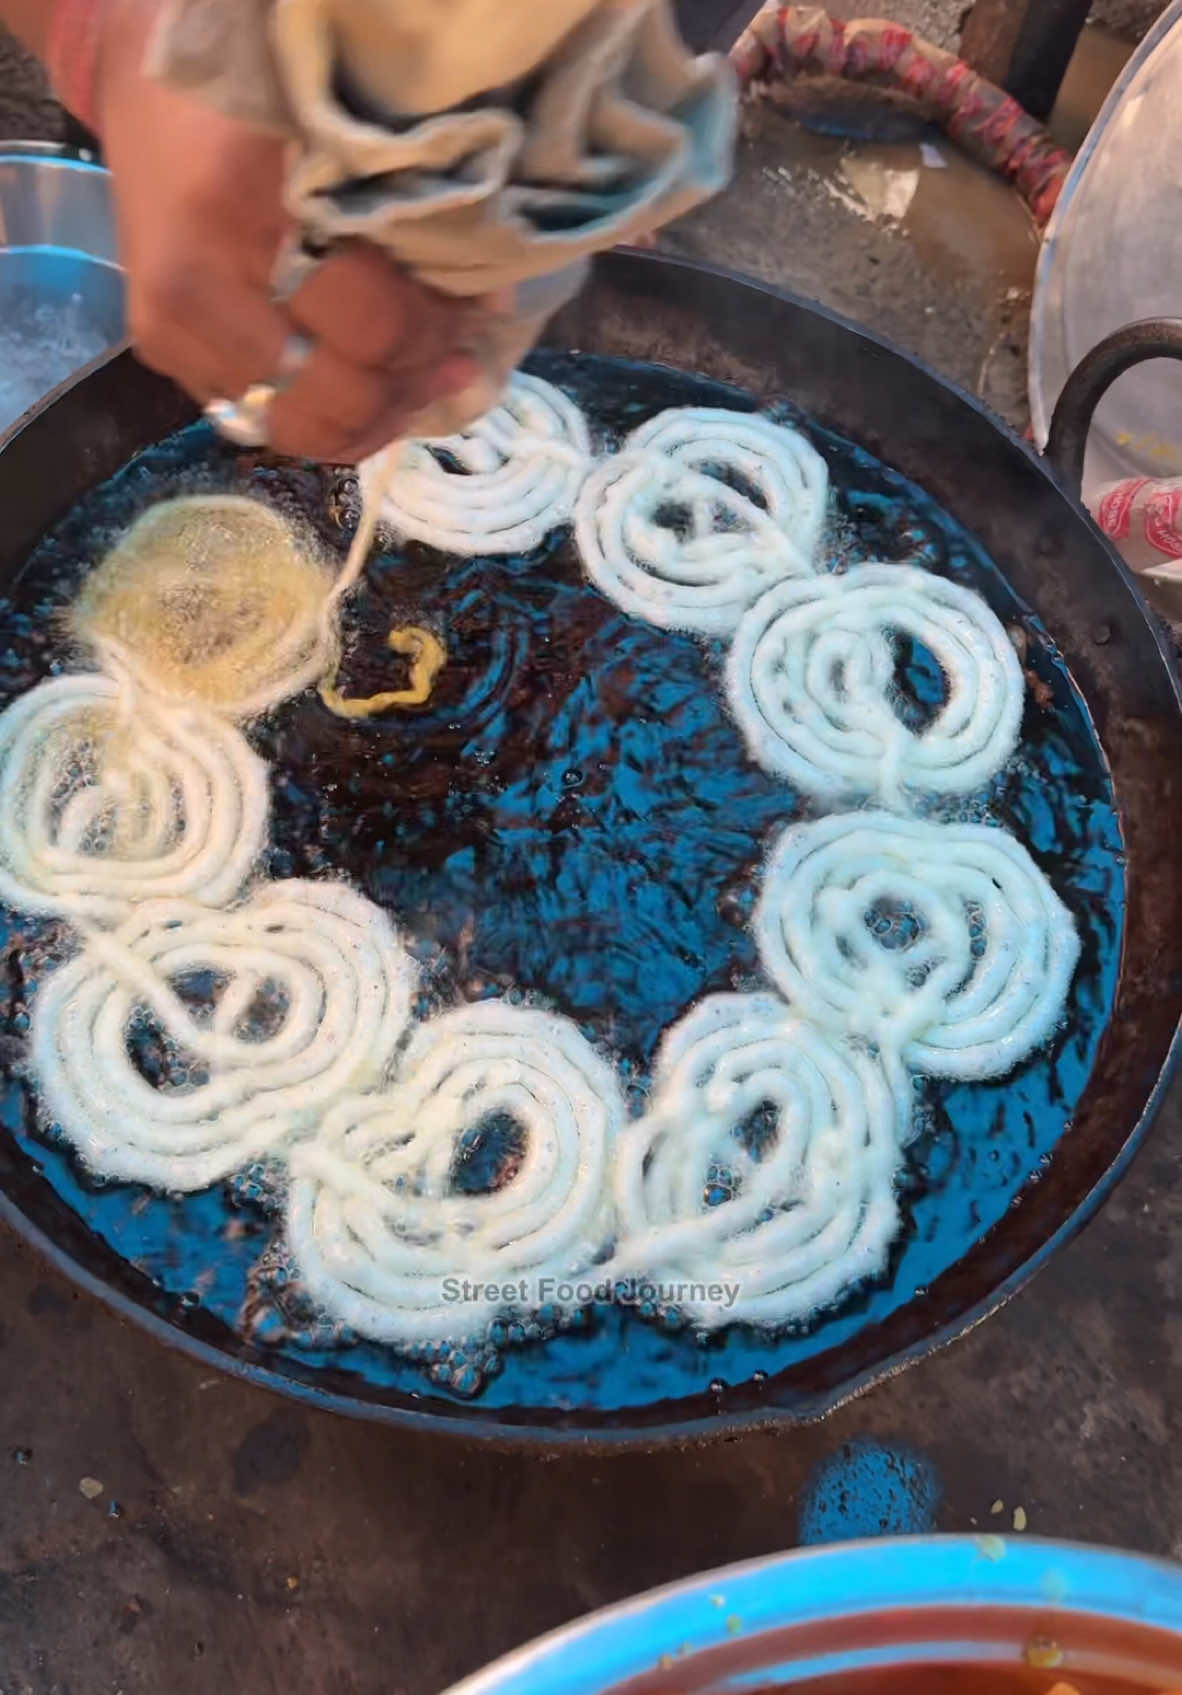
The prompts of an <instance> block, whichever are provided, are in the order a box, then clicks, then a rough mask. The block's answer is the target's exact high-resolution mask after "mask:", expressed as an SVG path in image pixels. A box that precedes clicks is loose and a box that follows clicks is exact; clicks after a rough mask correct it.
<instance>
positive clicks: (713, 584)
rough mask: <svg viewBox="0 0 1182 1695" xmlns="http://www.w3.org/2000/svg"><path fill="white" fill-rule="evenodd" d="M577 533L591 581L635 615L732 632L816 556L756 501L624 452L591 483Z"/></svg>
mask: <svg viewBox="0 0 1182 1695" xmlns="http://www.w3.org/2000/svg"><path fill="white" fill-rule="evenodd" d="M575 537H576V540H577V542H578V546H579V552H580V554H581V556H582V560H583V565H584V567H585V568H586V571H587V574H588V576H589V577H590V578H591V580H592V582H593V583H594V584H595V586H596V587H597V588H598V589H599V590H600V592H601V593H603V594H605V595H606V596H607V598H608V599H609V600H611V601H614V602H615V604H616V605H617V606H619V607H621V608H622V609H623V610H624V611H625V612H627V613H630V614H631V615H632V616H633V617H634V618H643V619H644V620H645V621H646V622H648V623H650V624H656V625H658V626H659V627H660V628H662V629H669V630H691V631H696V632H699V633H701V634H702V635H713V636H724V635H729V634H730V633H731V631H733V630H734V628H735V627H736V625H737V624H738V622H739V619H740V618H741V617H742V615H743V613H744V612H745V611H746V610H747V608H748V607H749V606H750V605H751V603H752V601H754V600H757V599H758V598H759V596H760V595H761V594H763V593H764V592H765V591H766V590H767V589H768V588H769V587H770V585H771V584H773V583H776V582H779V581H780V579H781V578H784V577H807V576H809V575H810V574H811V572H812V569H813V567H812V565H811V563H810V561H809V559H808V557H807V556H806V555H805V554H803V553H802V552H801V551H800V550H799V548H798V547H797V546H796V544H795V543H794V542H792V541H791V540H790V539H789V538H788V537H787V536H786V535H785V534H784V533H783V531H782V530H780V529H779V528H778V527H777V525H776V524H775V523H774V522H773V521H772V519H771V518H769V517H768V515H767V513H766V512H764V511H763V510H762V508H760V507H759V506H757V505H756V503H755V502H754V501H753V500H749V499H748V498H747V496H746V495H745V494H740V493H738V492H737V491H736V490H735V489H733V488H730V487H729V486H728V485H727V484H726V483H725V482H723V481H721V480H720V479H719V478H717V477H713V476H710V475H709V474H708V473H707V472H705V471H699V470H696V469H695V468H694V467H693V466H692V465H688V464H683V463H682V462H681V461H680V460H678V459H677V458H675V457H673V456H670V455H667V454H662V453H657V452H656V451H655V450H650V451H647V452H644V451H641V452H635V453H634V452H631V451H628V450H625V451H624V452H623V453H620V454H618V455H617V456H616V457H615V458H614V459H608V460H605V461H604V463H603V464H602V465H600V466H598V467H597V468H596V469H595V470H594V471H592V473H591V475H590V476H589V477H588V478H587V480H586V482H585V483H584V484H583V487H582V490H581V492H580V494H579V498H578V502H577V503H576V506H575Z"/></svg>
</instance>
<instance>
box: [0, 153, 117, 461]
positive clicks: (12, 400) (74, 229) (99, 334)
mask: <svg viewBox="0 0 1182 1695" xmlns="http://www.w3.org/2000/svg"><path fill="white" fill-rule="evenodd" d="M124 335H125V324H124V289H123V273H122V271H121V270H120V268H119V260H118V255H117V252H116V243H115V221H114V216H113V213H112V208H111V196H110V177H109V175H108V173H107V172H106V171H105V170H104V169H103V168H102V167H101V166H100V165H97V164H95V163H94V162H93V160H90V159H88V158H86V157H85V156H83V155H81V154H78V153H75V152H72V151H71V150H70V149H68V148H65V147H58V146H54V145H53V144H52V143H45V142H15V143H13V142H5V143H0V435H2V434H3V433H4V431H5V430H6V429H7V428H8V426H9V425H10V424H12V423H13V422H14V421H15V420H16V419H17V418H18V417H20V416H21V414H22V413H24V412H25V411H27V410H28V408H29V407H30V406H33V405H35V404H36V402H37V401H39V400H40V399H41V398H42V396H43V395H45V394H47V393H48V392H49V391H50V390H51V389H53V388H56V387H57V385H58V384H59V383H62V382H64V381H66V379H67V378H68V377H71V376H73V375H74V373H75V372H76V371H77V370H79V369H80V368H81V367H82V366H84V365H87V364H89V363H90V362H91V361H92V360H94V359H97V358H100V357H102V356H103V355H105V354H106V353H108V352H109V351H110V349H111V348H113V347H116V346H118V345H119V344H120V343H121V342H122V341H123V339H124Z"/></svg>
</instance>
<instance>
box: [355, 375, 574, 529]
mask: <svg viewBox="0 0 1182 1695" xmlns="http://www.w3.org/2000/svg"><path fill="white" fill-rule="evenodd" d="M590 466H591V437H590V435H589V433H588V430H587V425H586V422H585V420H584V418H583V415H582V413H581V412H580V411H579V409H578V407H577V406H576V405H575V404H574V403H573V401H570V400H568V399H567V397H566V395H565V394H563V393H562V391H561V390H560V389H557V388H555V387H554V385H553V384H552V383H547V382H543V381H542V380H541V378H540V377H531V376H527V375H526V374H525V372H523V371H517V372H515V373H514V376H513V378H512V380H511V382H510V384H509V388H508V391H507V393H506V396H505V399H504V400H503V402H502V403H501V405H500V406H498V407H496V408H495V409H494V410H493V411H492V412H490V413H488V415H487V416H486V417H484V418H481V419H480V420H479V421H478V422H477V423H475V424H473V426H472V428H471V429H470V430H466V431H465V432H464V433H463V434H462V435H457V436H446V437H444V438H442V439H440V440H438V441H410V442H407V443H406V444H405V445H404V446H403V448H402V449H401V451H400V452H399V453H397V454H396V455H395V456H394V458H393V461H392V466H391V469H390V471H389V473H388V474H387V475H386V482H385V499H384V502H383V505H382V514H383V516H384V517H385V519H386V520H387V522H388V523H389V524H390V525H391V526H392V527H393V528H394V529H395V530H396V531H397V532H398V534H399V535H400V536H405V537H408V538H410V539H412V540H415V541H423V542H427V543H429V544H430V545H431V546H432V547H438V548H442V549H444V550H445V551H446V552H449V553H462V554H481V553H524V552H526V551H527V550H528V549H530V548H532V547H538V546H539V545H540V544H541V543H542V542H543V541H545V539H546V537H547V536H548V535H549V534H550V531H551V530H553V529H554V528H555V527H556V526H557V525H559V524H565V523H567V522H568V521H569V519H570V515H571V512H572V510H573V508H574V503H575V496H576V495H577V494H578V492H579V487H580V485H581V484H582V481H583V479H584V477H585V476H586V475H587V472H588V470H589V469H590Z"/></svg>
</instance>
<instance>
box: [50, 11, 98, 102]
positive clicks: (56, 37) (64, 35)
mask: <svg viewBox="0 0 1182 1695" xmlns="http://www.w3.org/2000/svg"><path fill="white" fill-rule="evenodd" d="M102 7H103V0H50V16H49V38H48V45H47V48H46V54H45V61H46V65H47V67H48V70H49V77H50V81H51V82H52V84H53V88H54V92H55V93H56V94H57V97H58V99H59V100H60V101H61V103H62V105H63V106H65V107H66V108H67V109H68V110H69V111H71V112H72V113H73V114H74V116H75V117H76V118H77V119H78V121H79V122H80V123H83V124H85V125H86V127H87V129H90V130H94V131H95V132H96V133H97V131H98V109H97V107H98V100H97V93H98V50H99V26H100V23H101V18H102Z"/></svg>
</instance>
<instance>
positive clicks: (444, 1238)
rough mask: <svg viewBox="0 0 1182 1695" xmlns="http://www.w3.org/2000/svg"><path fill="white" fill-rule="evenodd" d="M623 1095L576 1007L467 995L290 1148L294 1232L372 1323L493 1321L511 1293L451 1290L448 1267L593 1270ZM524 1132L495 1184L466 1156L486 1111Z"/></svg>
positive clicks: (332, 1293) (299, 1255)
mask: <svg viewBox="0 0 1182 1695" xmlns="http://www.w3.org/2000/svg"><path fill="white" fill-rule="evenodd" d="M624 1111H625V1109H624V1103H623V1099H622V1097H621V1094H620V1089H619V1085H618V1083H617V1081H616V1077H615V1073H614V1070H613V1068H612V1066H611V1065H609V1064H608V1063H606V1062H605V1061H604V1060H602V1059H600V1057H599V1055H598V1054H597V1053H596V1052H595V1050H594V1048H592V1047H591V1045H590V1043H589V1042H587V1040H586V1039H585V1038H584V1037H583V1036H582V1035H581V1034H580V1033H579V1031H578V1029H577V1028H576V1027H575V1025H574V1024H572V1023H571V1021H570V1020H569V1019H566V1018H562V1017H559V1016H558V1015H556V1014H554V1013H550V1012H542V1011H538V1010H536V1009H533V1008H528V1007H517V1006H510V1005H506V1004H505V1003H504V1002H502V1001H483V1002H477V1003H476V1004H474V1005H472V1006H465V1007H459V1008H457V1009H455V1010H454V1011H452V1012H449V1013H444V1014H443V1015H442V1016H440V1017H439V1018H436V1019H434V1020H432V1021H431V1022H429V1023H427V1024H425V1025H423V1026H422V1027H421V1028H420V1029H419V1030H418V1031H417V1032H416V1033H415V1035H414V1037H413V1038H412V1040H411V1042H410V1045H409V1047H408V1049H407V1052H406V1054H405V1057H404V1059H403V1061H402V1063H401V1065H400V1067H399V1073H398V1078H397V1080H396V1082H395V1083H394V1085H393V1086H392V1087H391V1088H389V1089H388V1090H387V1091H386V1092H385V1093H383V1094H372V1095H362V1096H355V1097H353V1098H352V1099H350V1100H345V1101H342V1102H341V1103H339V1104H338V1105H337V1106H336V1107H334V1108H333V1110H332V1111H331V1112H329V1113H328V1114H327V1116H326V1117H325V1119H324V1121H323V1123H322V1125H321V1127H320V1130H319V1133H318V1134H317V1136H316V1137H315V1138H314V1139H312V1140H310V1141H308V1142H307V1143H305V1144H303V1145H301V1146H299V1147H297V1148H296V1149H295V1150H294V1151H293V1153H292V1156H291V1170H292V1188H291V1195H290V1201H289V1208H288V1239H289V1241H290V1244H291V1248H292V1251H293V1253H294V1256H295V1260H296V1264H297V1266H298V1267H299V1271H300V1275H301V1277H302V1278H303V1279H304V1281H305V1283H306V1284H307V1287H308V1289H309V1291H310V1292H311V1293H312V1294H313V1295H314V1296H315V1297H317V1298H318V1299H319V1300H321V1301H322V1302H323V1304H324V1305H325V1307H326V1308H327V1309H328V1310H329V1311H330V1312H331V1313H332V1314H333V1315H334V1317H337V1318H339V1319H342V1320H343V1321H344V1322H345V1323H347V1324H348V1325H350V1326H351V1328H353V1329H355V1330H357V1331H358V1332H359V1333H360V1334H361V1335H363V1336H370V1337H373V1338H375V1339H376V1340H379V1341H386V1342H405V1341H415V1340H421V1339H429V1340H439V1339H440V1338H449V1339H451V1338H456V1337H460V1336H465V1335H471V1334H474V1333H477V1332H479V1331H482V1330H486V1329H487V1328H488V1325H489V1323H490V1321H491V1320H492V1319H493V1318H494V1317H495V1316H496V1313H497V1312H498V1310H499V1302H497V1301H495V1300H490V1299H488V1298H486V1297H484V1296H482V1295H478V1296H477V1297H475V1298H473V1299H471V1300H464V1301H450V1302H449V1301H448V1300H447V1299H446V1290H447V1284H448V1281H449V1280H453V1281H454V1280H455V1279H456V1278H463V1277H464V1276H465V1275H468V1276H469V1277H475V1278H477V1279H479V1280H480V1285H481V1286H482V1287H487V1282H488V1280H491V1281H492V1282H493V1283H494V1284H498V1283H500V1284H503V1283H508V1282H510V1281H511V1280H512V1281H518V1282H520V1283H521V1285H522V1286H523V1291H524V1293H523V1300H522V1303H521V1304H522V1305H523V1306H525V1307H531V1306H532V1307H534V1308H536V1307H538V1306H539V1305H542V1304H543V1303H545V1302H546V1300H547V1298H548V1297H547V1292H546V1289H545V1287H544V1279H545V1278H547V1277H551V1278H553V1279H554V1280H555V1281H556V1282H557V1281H559V1280H562V1279H566V1278H569V1277H572V1276H577V1275H578V1274H579V1273H580V1272H583V1271H585V1270H586V1269H587V1268H588V1266H589V1265H591V1264H592V1263H593V1261H594V1259H595V1256H596V1255H597V1254H598V1253H599V1252H600V1251H601V1250H602V1248H603V1247H604V1246H605V1244H606V1243H607V1241H608V1240H609V1236H610V1212H609V1211H608V1209H607V1208H606V1206H605V1187H606V1178H607V1169H608V1160H609V1156H610V1152H611V1148H612V1145H613V1142H614V1140H615V1137H616V1134H617V1131H618V1129H619V1126H620V1124H621V1122H622V1120H623V1118H624ZM496 1118H500V1119H508V1120H510V1121H511V1122H512V1123H513V1124H514V1125H515V1126H516V1127H517V1128H518V1129H519V1130H520V1132H521V1133H522V1136H523V1138H524V1140H523V1145H522V1147H521V1151H520V1155H519V1157H515V1158H514V1159H512V1160H510V1162H509V1169H508V1172H507V1174H502V1175H501V1179H500V1181H498V1182H497V1183H496V1185H495V1186H494V1187H493V1188H491V1189H489V1190H487V1191H486V1192H484V1193H472V1192H471V1191H470V1190H468V1191H466V1190H465V1189H464V1188H462V1187H461V1185H460V1184H459V1182H458V1181H457V1171H458V1169H459V1167H460V1166H461V1164H462V1160H463V1155H464V1150H465V1145H466V1142H467V1141H468V1139H470V1138H471V1137H472V1136H473V1135H475V1134H478V1133H479V1131H480V1129H481V1126H482V1125H487V1124H488V1123H489V1122H490V1121H492V1120H494V1119H496Z"/></svg>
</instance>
